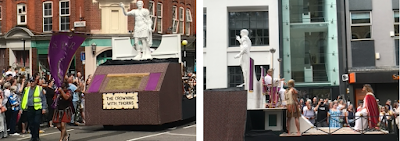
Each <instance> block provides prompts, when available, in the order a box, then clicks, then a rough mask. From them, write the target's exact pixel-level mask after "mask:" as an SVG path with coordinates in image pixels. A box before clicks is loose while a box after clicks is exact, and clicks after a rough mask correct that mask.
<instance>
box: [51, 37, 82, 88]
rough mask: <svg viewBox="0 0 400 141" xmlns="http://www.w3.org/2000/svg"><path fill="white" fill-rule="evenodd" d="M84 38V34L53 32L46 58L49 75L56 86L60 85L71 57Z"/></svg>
mask: <svg viewBox="0 0 400 141" xmlns="http://www.w3.org/2000/svg"><path fill="white" fill-rule="evenodd" d="M85 39H86V35H85V34H77V33H66V32H60V33H55V34H53V36H52V37H51V40H50V45H49V55H48V58H47V59H48V62H49V67H50V73H51V76H52V77H53V78H54V84H55V85H56V86H57V87H61V84H62V82H63V80H64V76H65V74H66V72H67V70H68V68H69V65H70V64H71V61H72V57H73V56H74V55H75V52H76V50H77V49H78V48H79V47H80V46H81V44H82V43H83V41H85Z"/></svg>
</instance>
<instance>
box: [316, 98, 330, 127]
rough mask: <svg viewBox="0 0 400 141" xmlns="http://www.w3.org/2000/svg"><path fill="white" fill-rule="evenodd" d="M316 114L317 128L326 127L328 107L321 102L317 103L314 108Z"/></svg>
mask: <svg viewBox="0 0 400 141" xmlns="http://www.w3.org/2000/svg"><path fill="white" fill-rule="evenodd" d="M314 111H316V112H317V120H316V126H318V127H328V120H327V117H328V111H329V105H327V104H326V103H325V102H324V101H323V100H320V101H319V102H318V105H317V106H316V107H315V108H314Z"/></svg>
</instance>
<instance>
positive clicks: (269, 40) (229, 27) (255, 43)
mask: <svg viewBox="0 0 400 141" xmlns="http://www.w3.org/2000/svg"><path fill="white" fill-rule="evenodd" d="M255 12H266V16H267V18H266V21H265V22H266V23H268V27H267V28H264V27H263V28H246V29H247V30H248V31H249V37H250V40H251V42H252V46H257V47H265V46H270V45H271V34H270V33H271V32H270V11H268V10H260V9H253V10H246V11H242V10H228V11H227V16H228V17H227V18H228V22H230V20H231V19H230V14H231V13H249V14H250V13H255ZM241 21H242V22H243V21H244V20H241ZM251 21H255V22H257V21H259V20H252V19H251V16H249V17H248V22H249V27H250V25H251V24H250V22H251ZM261 21H262V20H261ZM227 28H228V36H227V38H228V47H240V44H238V42H237V41H236V36H238V35H239V34H240V30H242V29H243V28H240V29H235V28H233V27H232V28H231V25H230V24H228V26H227ZM255 29H257V30H261V31H262V33H268V34H261V35H259V36H254V37H253V36H251V34H252V33H253V32H255V31H256V30H255ZM231 30H239V34H236V35H235V37H231V36H230V34H231V33H230V32H231ZM264 30H266V31H267V32H264ZM252 31H253V32H252ZM256 33H257V32H256ZM256 33H254V34H256ZM233 38H234V40H235V42H237V43H235V44H231V39H233ZM252 38H255V39H257V38H260V39H262V38H267V39H268V41H267V44H264V43H261V44H257V42H256V41H255V40H253V39H252Z"/></svg>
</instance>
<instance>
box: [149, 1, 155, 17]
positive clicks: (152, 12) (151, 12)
mask: <svg viewBox="0 0 400 141" xmlns="http://www.w3.org/2000/svg"><path fill="white" fill-rule="evenodd" d="M153 4H154V3H153V2H152V1H150V2H149V12H150V15H154V11H153V10H154V9H153Z"/></svg>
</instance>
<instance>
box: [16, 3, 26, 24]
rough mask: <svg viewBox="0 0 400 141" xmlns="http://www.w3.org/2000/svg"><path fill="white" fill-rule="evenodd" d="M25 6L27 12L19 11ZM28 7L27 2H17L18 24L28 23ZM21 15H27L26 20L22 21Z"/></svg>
mask: <svg viewBox="0 0 400 141" xmlns="http://www.w3.org/2000/svg"><path fill="white" fill-rule="evenodd" d="M23 6H25V12H21V13H19V11H18V10H19V8H20V7H21V8H22V7H23ZM27 11H28V7H27V6H26V3H19V4H17V25H26V24H27V23H28V12H27ZM21 16H25V22H21Z"/></svg>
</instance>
